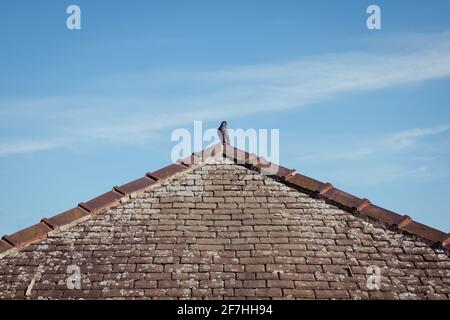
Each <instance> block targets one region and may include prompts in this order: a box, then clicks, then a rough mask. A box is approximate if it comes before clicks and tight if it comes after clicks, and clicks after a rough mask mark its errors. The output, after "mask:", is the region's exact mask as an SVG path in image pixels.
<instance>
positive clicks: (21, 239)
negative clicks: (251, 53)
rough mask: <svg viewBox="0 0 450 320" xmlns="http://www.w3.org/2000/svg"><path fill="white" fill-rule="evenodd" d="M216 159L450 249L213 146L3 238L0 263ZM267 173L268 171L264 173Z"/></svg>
mask: <svg viewBox="0 0 450 320" xmlns="http://www.w3.org/2000/svg"><path fill="white" fill-rule="evenodd" d="M219 156H222V157H224V158H227V159H229V160H232V161H233V162H234V163H236V164H237V165H243V166H245V167H247V168H249V169H252V170H255V171H258V172H260V173H262V174H265V175H267V176H270V177H271V178H274V179H275V180H277V181H279V182H281V183H283V184H285V185H287V186H289V187H291V188H294V189H297V190H299V191H301V192H304V193H307V194H309V195H310V196H312V197H316V198H320V199H323V200H325V201H326V202H327V203H330V204H333V205H336V206H337V207H339V208H341V209H343V210H345V211H347V212H350V213H352V214H354V215H356V216H359V217H365V218H369V219H370V220H372V221H376V222H380V223H382V224H383V225H386V226H387V227H389V228H391V229H393V230H395V231H399V232H404V233H407V234H410V235H414V236H417V237H419V238H421V239H424V240H425V241H427V242H428V243H429V244H430V245H431V246H432V247H434V248H442V249H444V250H450V233H445V232H443V231H440V230H437V229H434V228H432V227H430V226H427V225H424V224H421V223H419V222H416V221H414V220H413V219H412V218H411V217H409V216H406V215H400V214H398V213H395V212H392V211H390V210H387V209H384V208H382V207H379V206H376V205H374V204H372V203H371V202H370V201H369V200H368V199H361V198H359V197H356V196H354V195H352V194H349V193H346V192H344V191H342V190H339V189H337V188H335V187H334V186H333V185H332V184H331V183H324V182H321V181H318V180H315V179H312V178H310V177H307V176H304V175H301V174H300V173H298V172H297V171H296V170H295V169H288V168H286V167H283V166H280V165H278V164H274V163H271V162H269V161H267V160H266V159H264V158H263V157H258V156H256V155H255V154H252V153H248V152H246V151H243V150H240V149H238V148H235V147H233V146H231V145H229V144H227V145H222V144H214V145H211V146H210V147H208V148H206V149H204V150H202V151H200V152H195V153H193V154H192V155H191V156H189V157H187V158H185V159H180V160H178V161H177V163H173V164H170V165H168V166H166V167H164V168H161V169H159V170H157V171H154V172H149V173H147V174H146V175H145V176H144V177H142V178H139V179H137V180H134V181H131V182H129V183H126V184H124V185H122V186H115V187H113V188H112V190H111V191H108V192H106V193H104V194H102V195H100V196H98V197H95V198H93V199H91V200H89V201H86V202H81V203H80V204H78V206H77V207H75V208H72V209H70V210H68V211H65V212H63V213H61V214H58V215H56V216H53V217H51V218H48V219H47V218H43V219H42V220H41V221H40V223H38V224H36V225H33V226H31V227H29V228H26V229H23V230H21V231H18V232H16V233H14V234H11V235H5V236H3V237H2V239H0V259H1V258H3V257H5V256H6V255H8V254H10V253H12V252H14V251H17V250H19V249H22V248H24V247H26V246H28V245H30V244H32V243H35V242H37V241H40V240H42V239H44V238H46V237H47V236H48V235H50V234H52V233H54V232H59V231H62V230H65V229H67V228H68V227H71V226H73V225H76V224H78V223H80V222H82V221H85V220H87V219H89V218H90V217H92V216H93V215H98V214H101V213H103V212H106V211H107V210H109V209H111V208H114V207H117V206H118V205H120V204H122V203H126V202H128V201H130V200H131V199H134V198H135V197H136V196H137V194H140V193H142V192H144V191H147V190H151V189H153V188H155V187H157V186H160V185H161V183H163V182H166V181H168V180H173V179H175V178H177V177H179V176H180V175H183V174H185V173H187V172H189V171H192V170H194V169H196V168H198V167H200V166H201V165H203V164H206V163H208V161H209V160H212V159H215V158H217V157H219ZM268 168H270V169H271V170H268ZM273 168H276V171H273Z"/></svg>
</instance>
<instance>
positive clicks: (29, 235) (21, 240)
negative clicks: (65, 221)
mask: <svg viewBox="0 0 450 320" xmlns="http://www.w3.org/2000/svg"><path fill="white" fill-rule="evenodd" d="M52 230H53V229H52V228H50V227H49V226H48V225H46V224H45V223H42V222H40V223H38V224H35V225H33V226H31V227H28V228H26V229H23V230H20V231H18V232H16V233H14V234H12V235H9V236H3V238H2V239H3V240H5V241H6V242H8V243H9V244H10V245H12V246H14V247H16V248H23V247H25V246H27V245H28V244H31V243H33V242H36V241H39V240H42V239H45V238H46V237H47V234H48V233H49V232H50V231H52Z"/></svg>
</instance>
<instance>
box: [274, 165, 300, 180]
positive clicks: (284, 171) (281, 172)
mask: <svg viewBox="0 0 450 320" xmlns="http://www.w3.org/2000/svg"><path fill="white" fill-rule="evenodd" d="M295 172H296V170H295V169H289V168H286V167H283V166H280V165H278V172H277V174H276V176H278V177H280V178H281V179H286V178H287V177H289V176H292V175H293V174H294V173H295Z"/></svg>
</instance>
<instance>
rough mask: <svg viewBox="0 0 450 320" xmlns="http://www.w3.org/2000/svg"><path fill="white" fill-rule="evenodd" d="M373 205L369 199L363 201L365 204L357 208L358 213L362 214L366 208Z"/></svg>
mask: <svg viewBox="0 0 450 320" xmlns="http://www.w3.org/2000/svg"><path fill="white" fill-rule="evenodd" d="M370 204H372V203H371V202H370V200H369V199H365V198H364V199H363V202H362V203H361V204H360V205H359V206H358V207H357V208H356V211H358V212H361V211H362V210H364V208H365V207H367V206H368V205H370Z"/></svg>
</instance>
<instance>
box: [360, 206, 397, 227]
mask: <svg viewBox="0 0 450 320" xmlns="http://www.w3.org/2000/svg"><path fill="white" fill-rule="evenodd" d="M358 211H359V213H360V214H361V215H364V216H368V217H370V218H372V219H375V220H379V221H382V222H384V223H386V224H388V225H395V223H396V222H397V221H398V219H399V218H400V217H401V215H399V214H397V213H395V212H392V211H389V210H387V209H384V208H381V207H378V206H376V205H374V204H371V203H369V204H367V205H365V206H364V207H363V208H362V209H360V210H358Z"/></svg>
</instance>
